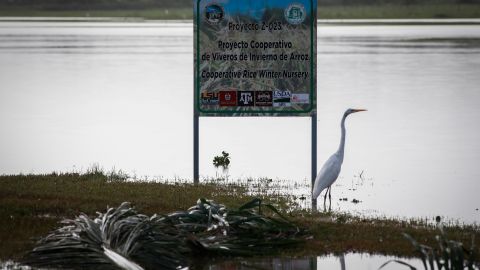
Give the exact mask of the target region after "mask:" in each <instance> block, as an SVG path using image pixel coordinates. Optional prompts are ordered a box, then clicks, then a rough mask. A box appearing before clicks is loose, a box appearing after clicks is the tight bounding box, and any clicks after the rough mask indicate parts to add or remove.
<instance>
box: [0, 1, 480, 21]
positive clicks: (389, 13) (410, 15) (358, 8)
mask: <svg viewBox="0 0 480 270" xmlns="http://www.w3.org/2000/svg"><path fill="white" fill-rule="evenodd" d="M0 16H3V17H5V16H8V17H117V18H143V19H152V20H168V19H183V20H184V19H192V16H193V10H192V8H169V9H162V8H151V9H121V10H112V9H107V10H58V9H57V10H50V9H40V8H33V7H32V8H28V7H2V8H0ZM318 18H319V19H400V18H405V19H432V18H480V5H475V4H416V5H392V4H390V5H389V4H385V5H345V6H336V5H327V6H319V8H318Z"/></svg>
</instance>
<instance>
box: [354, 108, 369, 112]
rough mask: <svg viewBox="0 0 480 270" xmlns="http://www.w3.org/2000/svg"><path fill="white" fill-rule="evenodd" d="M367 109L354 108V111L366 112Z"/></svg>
mask: <svg viewBox="0 0 480 270" xmlns="http://www.w3.org/2000/svg"><path fill="white" fill-rule="evenodd" d="M365 111H367V110H366V109H354V110H353V112H365Z"/></svg>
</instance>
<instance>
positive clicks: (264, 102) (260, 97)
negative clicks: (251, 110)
mask: <svg viewBox="0 0 480 270" xmlns="http://www.w3.org/2000/svg"><path fill="white" fill-rule="evenodd" d="M272 96H273V92H272V91H257V92H255V106H272V105H273V97H272Z"/></svg>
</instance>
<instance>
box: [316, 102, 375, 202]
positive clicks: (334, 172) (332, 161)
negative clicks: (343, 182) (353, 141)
mask: <svg viewBox="0 0 480 270" xmlns="http://www.w3.org/2000/svg"><path fill="white" fill-rule="evenodd" d="M362 111H366V110H364V109H348V110H346V111H345V113H344V114H343V117H342V121H341V123H340V127H341V129H342V137H341V139H340V145H339V147H338V150H337V152H335V153H334V154H333V155H332V156H331V157H330V158H329V159H328V160H327V161H326V162H325V164H323V166H322V169H320V172H319V173H318V175H317V177H316V178H315V184H314V185H313V190H312V198H314V199H316V198H317V197H318V196H319V195H320V193H322V191H323V190H324V189H327V191H326V193H325V197H324V205H325V200H326V199H327V193H328V192H329V190H330V189H331V186H332V184H333V183H334V182H335V180H337V178H338V175H339V174H340V170H341V169H342V163H343V156H344V152H345V135H346V130H345V119H347V116H348V115H350V114H352V113H356V112H362ZM329 188H330V189H329ZM331 203H332V202H331V201H330V205H331Z"/></svg>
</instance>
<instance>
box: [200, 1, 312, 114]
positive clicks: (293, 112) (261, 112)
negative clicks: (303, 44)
mask: <svg viewBox="0 0 480 270" xmlns="http://www.w3.org/2000/svg"><path fill="white" fill-rule="evenodd" d="M201 1H202V0H197V11H196V13H197V14H196V17H197V18H196V24H197V25H196V26H194V28H195V29H196V31H197V32H196V33H195V34H196V37H197V41H196V47H197V51H196V56H197V59H196V67H195V73H196V76H195V92H196V93H195V95H194V97H195V99H196V101H195V104H196V106H195V107H196V108H195V109H196V110H197V111H198V112H199V113H201V114H205V115H208V114H212V116H215V115H214V114H218V115H224V116H231V115H234V114H251V115H258V116H261V115H262V114H285V115H286V116H294V115H296V114H300V115H301V116H303V115H305V114H308V113H311V112H312V111H313V110H314V104H315V103H316V102H315V99H316V96H315V95H314V94H315V92H314V90H315V89H314V88H315V80H314V76H316V75H317V74H314V63H315V62H316V60H317V59H316V57H317V55H316V54H314V53H313V51H314V44H315V43H314V40H313V38H314V35H313V34H314V33H313V31H314V30H315V24H316V23H317V22H316V16H315V15H316V14H315V12H316V7H314V6H313V4H314V3H313V0H310V7H311V8H310V13H311V14H310V59H311V60H310V96H311V97H312V98H311V100H310V104H309V107H308V108H307V109H306V110H283V111H277V110H262V111H248V110H245V111H243V110H242V111H237V110H204V109H201V106H200V105H201V104H200V96H201V95H200V76H199V75H200V17H201V16H200V2H201ZM238 1H239V0H238ZM292 2H293V1H292ZM237 107H238V106H237ZM237 107H235V108H237ZM266 116H273V115H266Z"/></svg>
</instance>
